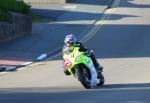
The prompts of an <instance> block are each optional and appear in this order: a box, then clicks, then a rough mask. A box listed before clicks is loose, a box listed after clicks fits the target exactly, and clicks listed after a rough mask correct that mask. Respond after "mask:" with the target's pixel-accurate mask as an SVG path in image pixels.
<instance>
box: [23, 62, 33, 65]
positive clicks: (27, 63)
mask: <svg viewBox="0 0 150 103" xmlns="http://www.w3.org/2000/svg"><path fill="white" fill-rule="evenodd" d="M32 63H33V62H26V63H24V64H22V65H29V64H32Z"/></svg>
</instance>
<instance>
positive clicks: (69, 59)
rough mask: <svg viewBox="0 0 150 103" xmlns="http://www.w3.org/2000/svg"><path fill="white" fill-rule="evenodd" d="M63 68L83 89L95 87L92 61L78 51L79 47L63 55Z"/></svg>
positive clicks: (96, 80)
mask: <svg viewBox="0 0 150 103" xmlns="http://www.w3.org/2000/svg"><path fill="white" fill-rule="evenodd" d="M63 59H64V66H65V67H66V69H68V71H69V72H70V74H72V75H73V76H75V77H76V78H78V80H79V81H80V82H81V84H82V85H83V86H84V87H85V88H92V87H94V86H97V84H98V81H100V80H98V79H97V72H96V69H95V67H94V64H93V62H92V59H91V58H90V57H88V56H87V55H86V53H84V52H80V51H79V47H74V48H73V50H72V52H65V53H64V54H63Z"/></svg>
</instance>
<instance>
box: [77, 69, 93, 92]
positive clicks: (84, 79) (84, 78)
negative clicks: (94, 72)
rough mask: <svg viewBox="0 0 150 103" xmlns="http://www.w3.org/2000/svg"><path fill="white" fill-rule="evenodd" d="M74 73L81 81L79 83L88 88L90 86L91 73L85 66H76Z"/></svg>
mask: <svg viewBox="0 0 150 103" xmlns="http://www.w3.org/2000/svg"><path fill="white" fill-rule="evenodd" d="M75 73H76V75H77V77H78V80H79V81H80V82H81V84H82V85H83V86H84V87H85V88H87V89H90V88H91V83H90V80H91V73H90V71H89V69H87V68H85V67H84V68H76V69H75Z"/></svg>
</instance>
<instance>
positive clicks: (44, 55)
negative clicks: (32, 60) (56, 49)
mask: <svg viewBox="0 0 150 103" xmlns="http://www.w3.org/2000/svg"><path fill="white" fill-rule="evenodd" d="M46 57H47V54H41V55H40V56H39V57H38V58H37V60H42V59H44V58H46Z"/></svg>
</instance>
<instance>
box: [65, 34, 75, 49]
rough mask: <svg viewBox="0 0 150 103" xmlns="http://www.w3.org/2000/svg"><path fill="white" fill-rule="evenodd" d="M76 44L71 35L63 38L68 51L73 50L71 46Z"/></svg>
mask: <svg viewBox="0 0 150 103" xmlns="http://www.w3.org/2000/svg"><path fill="white" fill-rule="evenodd" d="M75 42H76V37H75V36H74V35H73V34H69V35H67V36H66V37H65V40H64V43H65V46H66V47H67V49H68V50H72V49H73V45H74V44H75Z"/></svg>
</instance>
